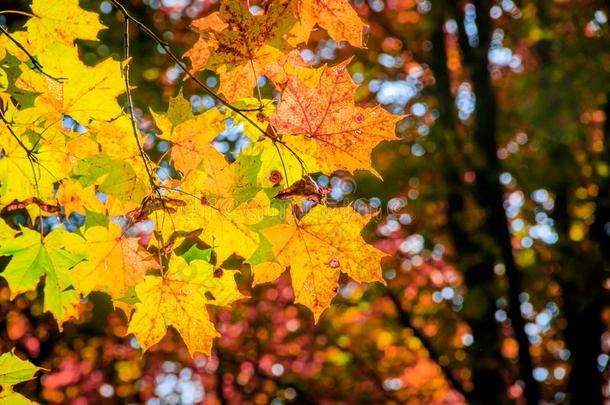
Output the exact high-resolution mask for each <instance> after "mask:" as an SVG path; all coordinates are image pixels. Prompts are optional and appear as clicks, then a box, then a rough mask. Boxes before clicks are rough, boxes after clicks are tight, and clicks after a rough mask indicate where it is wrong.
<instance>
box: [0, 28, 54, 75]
mask: <svg viewBox="0 0 610 405" xmlns="http://www.w3.org/2000/svg"><path fill="white" fill-rule="evenodd" d="M0 32H1V33H3V34H4V35H6V36H7V37H8V39H10V40H11V42H12V43H14V44H15V45H16V46H17V48H19V49H21V50H22V51H23V52H24V53H25V54H26V55H27V57H28V58H29V59H30V61H31V62H32V69H33V70H37V71H38V72H39V73H41V74H43V75H45V76H46V77H48V78H49V79H51V80H53V81H55V82H57V83H62V82H63V81H64V80H65V77H54V76H51V75H50V74H48V73H47V72H45V71H44V70H43V68H42V65H41V64H40V62H38V60H37V59H36V58H35V57H34V56H33V55H32V54H31V53H30V52H29V51H28V50H27V49H26V48H25V46H23V45H21V43H20V42H19V41H17V40H16V39H15V38H14V37H13V36H12V35H11V34H10V33H9V32H8V31H7V30H6V29H5V28H4V27H3V26H2V25H1V24H0Z"/></svg>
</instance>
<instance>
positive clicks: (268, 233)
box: [252, 205, 384, 321]
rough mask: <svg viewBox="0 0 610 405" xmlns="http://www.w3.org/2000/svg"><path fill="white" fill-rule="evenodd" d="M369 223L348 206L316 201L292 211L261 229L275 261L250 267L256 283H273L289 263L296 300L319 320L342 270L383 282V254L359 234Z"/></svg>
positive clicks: (359, 278) (354, 276)
mask: <svg viewBox="0 0 610 405" xmlns="http://www.w3.org/2000/svg"><path fill="white" fill-rule="evenodd" d="M368 221H369V217H365V216H362V215H360V214H358V213H356V212H355V211H354V210H353V209H352V207H342V208H328V207H326V206H321V205H320V206H316V207H314V208H313V209H312V210H311V211H310V212H309V213H308V214H306V215H305V216H304V217H303V218H302V219H300V220H298V219H296V218H295V217H294V216H292V215H290V216H289V217H288V222H287V223H283V224H277V225H274V226H272V227H269V228H266V229H263V230H262V234H263V235H264V236H265V237H266V238H267V239H268V240H269V242H270V243H271V244H272V246H273V248H272V250H273V254H274V259H273V260H272V261H271V262H267V263H262V264H257V265H255V266H253V269H252V271H253V274H254V282H255V284H258V283H264V282H269V281H273V280H275V279H276V278H277V277H278V276H279V275H280V274H281V273H282V272H283V271H284V270H285V269H286V268H288V267H289V268H290V277H291V279H292V288H293V290H294V294H295V302H297V303H300V304H303V305H305V306H306V307H308V308H309V309H311V311H312V312H313V314H314V318H315V320H316V321H317V320H318V318H319V317H320V315H321V314H322V312H323V311H324V310H325V309H326V308H328V307H329V305H330V302H331V300H332V299H333V297H334V296H335V295H336V292H337V288H338V280H339V275H340V273H346V274H347V275H348V276H350V277H351V278H352V279H354V280H355V281H357V282H373V281H380V282H383V279H382V276H381V266H380V260H381V258H382V257H383V256H384V254H383V253H382V252H381V251H379V250H378V249H376V248H374V247H373V246H371V245H370V244H368V243H366V242H365V241H364V239H362V236H361V235H360V232H361V230H362V228H363V226H364V225H365V224H366V223H367V222H368Z"/></svg>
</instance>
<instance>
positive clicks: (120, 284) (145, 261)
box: [72, 224, 159, 298]
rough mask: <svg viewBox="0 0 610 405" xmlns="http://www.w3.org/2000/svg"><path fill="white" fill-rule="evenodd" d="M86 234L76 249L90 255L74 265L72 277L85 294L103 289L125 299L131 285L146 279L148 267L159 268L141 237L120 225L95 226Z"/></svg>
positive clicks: (73, 281)
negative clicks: (145, 248)
mask: <svg viewBox="0 0 610 405" xmlns="http://www.w3.org/2000/svg"><path fill="white" fill-rule="evenodd" d="M84 236H85V241H84V242H81V243H79V244H78V246H76V247H75V248H76V249H78V250H79V251H84V252H88V254H89V255H88V258H87V260H86V261H83V262H81V263H79V264H78V265H76V266H75V267H74V270H73V276H72V283H73V285H74V287H76V289H77V290H78V291H80V292H81V293H82V294H84V295H87V294H89V293H90V292H91V291H93V290H99V291H104V292H107V293H108V294H110V296H111V297H112V298H121V297H123V296H124V295H125V294H126V293H127V290H128V289H129V287H132V286H134V285H136V284H138V283H140V282H142V281H143V280H144V275H145V274H146V271H147V270H149V269H155V268H158V267H159V265H158V263H157V262H156V261H155V260H154V259H152V258H151V256H150V254H149V253H148V252H146V251H145V250H144V249H143V248H142V246H140V245H139V242H138V238H129V237H126V236H124V235H123V232H122V231H121V227H120V226H119V225H118V224H110V226H109V227H108V228H106V227H102V226H93V227H91V228H89V229H87V230H86V232H85V235H84Z"/></svg>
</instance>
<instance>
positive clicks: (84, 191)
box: [56, 179, 104, 217]
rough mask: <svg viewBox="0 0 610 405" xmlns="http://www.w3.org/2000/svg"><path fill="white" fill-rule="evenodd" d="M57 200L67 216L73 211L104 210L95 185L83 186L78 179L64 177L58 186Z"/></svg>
mask: <svg viewBox="0 0 610 405" xmlns="http://www.w3.org/2000/svg"><path fill="white" fill-rule="evenodd" d="M56 197H57V202H59V203H60V204H61V205H62V207H64V213H65V216H66V217H69V216H70V214H71V213H73V212H80V213H81V214H82V213H85V212H86V211H87V210H89V211H103V208H104V207H103V205H102V202H101V201H100V200H99V198H98V197H97V195H96V193H95V187H94V186H89V187H83V186H82V185H81V184H80V183H79V182H78V181H76V180H73V179H64V180H63V181H62V182H61V184H60V185H59V187H58V188H57V194H56Z"/></svg>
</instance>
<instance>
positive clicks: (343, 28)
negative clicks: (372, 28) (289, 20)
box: [289, 0, 366, 47]
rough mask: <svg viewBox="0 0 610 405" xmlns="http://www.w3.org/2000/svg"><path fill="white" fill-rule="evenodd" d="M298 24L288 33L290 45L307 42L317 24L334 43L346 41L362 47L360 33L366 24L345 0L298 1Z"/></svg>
mask: <svg viewBox="0 0 610 405" xmlns="http://www.w3.org/2000/svg"><path fill="white" fill-rule="evenodd" d="M296 16H297V19H298V23H297V24H296V25H295V27H294V28H293V29H292V30H291V31H290V34H289V36H292V38H290V42H291V43H295V44H298V43H300V42H307V40H308V39H309V35H310V34H311V31H312V29H313V27H314V26H315V25H316V24H318V25H319V26H320V27H322V28H324V29H325V30H326V31H327V32H328V34H329V35H330V37H331V38H332V39H334V40H335V41H336V42H339V41H343V40H345V41H347V42H349V43H350V44H352V45H354V46H358V47H362V46H363V45H364V44H363V42H362V32H363V30H364V28H365V27H366V24H364V23H363V22H362V20H361V19H360V17H359V16H358V13H356V11H355V10H354V8H353V7H352V6H351V5H350V4H349V2H348V1H347V0H299V1H298V2H297V13H296Z"/></svg>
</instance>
